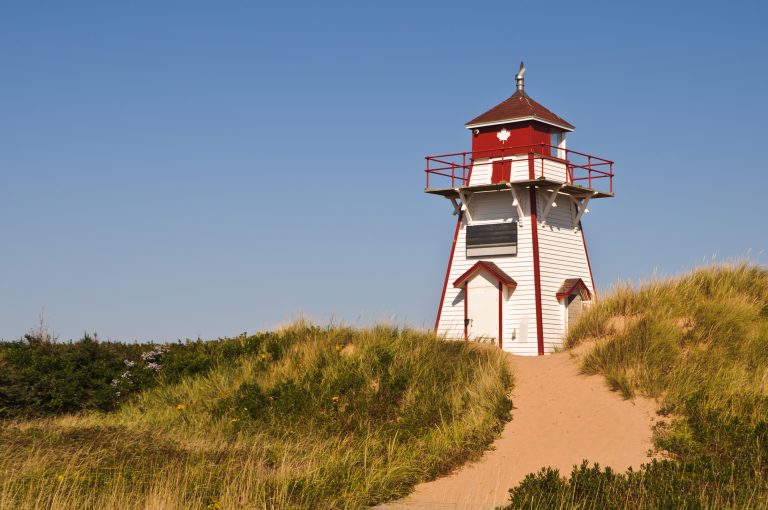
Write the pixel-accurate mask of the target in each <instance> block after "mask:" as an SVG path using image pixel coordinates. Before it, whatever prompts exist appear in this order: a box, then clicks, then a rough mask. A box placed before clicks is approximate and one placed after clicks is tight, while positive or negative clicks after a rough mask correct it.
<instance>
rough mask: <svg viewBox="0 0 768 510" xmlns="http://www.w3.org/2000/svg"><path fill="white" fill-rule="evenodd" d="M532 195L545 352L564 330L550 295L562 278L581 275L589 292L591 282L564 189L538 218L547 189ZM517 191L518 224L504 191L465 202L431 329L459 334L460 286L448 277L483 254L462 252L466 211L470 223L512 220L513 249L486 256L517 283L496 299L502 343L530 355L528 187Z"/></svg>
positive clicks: (533, 339)
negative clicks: (508, 253)
mask: <svg viewBox="0 0 768 510" xmlns="http://www.w3.org/2000/svg"><path fill="white" fill-rule="evenodd" d="M537 196H538V202H537V211H538V212H539V220H540V221H539V224H538V226H537V229H538V230H537V231H538V238H539V262H540V270H541V271H540V275H541V291H542V292H541V298H542V322H543V326H544V328H543V330H544V351H545V352H547V353H549V352H552V351H553V350H554V349H555V348H556V347H558V346H560V345H562V341H563V337H564V334H565V323H564V320H563V305H562V304H561V303H560V302H559V301H558V299H557V296H556V293H557V291H558V289H559V288H560V286H561V285H562V283H563V280H565V279H567V278H581V279H582V280H584V283H585V284H586V285H587V287H588V288H589V289H590V291H591V292H592V293H593V295H594V285H593V282H592V279H591V276H590V273H589V263H588V261H587V254H586V250H585V247H584V241H583V238H582V233H581V230H580V229H579V228H578V226H576V227H574V223H573V221H574V219H575V216H576V211H575V206H574V204H573V202H572V201H571V200H570V199H569V197H568V196H566V195H558V197H557V199H556V201H555V206H554V207H551V208H550V211H549V214H548V216H547V218H546V220H544V219H543V218H542V217H543V212H544V209H545V207H546V203H547V199H548V198H549V194H548V193H547V192H544V191H542V190H539V191H538V192H537ZM518 197H519V198H520V202H521V204H520V205H521V207H522V210H523V211H524V214H525V217H524V218H523V224H522V225H520V224H519V219H520V218H518V214H517V208H516V207H514V206H513V205H512V193H511V192H510V191H507V190H500V191H490V192H483V193H475V194H473V196H472V198H471V199H470V201H469V204H468V209H469V216H467V215H466V214H464V215H463V218H462V221H461V226H460V228H459V233H458V236H457V239H456V248H455V250H454V255H453V260H452V262H451V269H450V274H449V276H448V286H447V288H446V292H445V299H444V300H443V302H442V303H441V305H440V309H441V312H440V321H439V324H438V327H437V332H438V334H440V335H444V336H445V337H447V338H451V339H463V338H464V291H463V290H460V289H456V288H454V287H453V282H454V281H456V279H457V278H459V276H461V275H462V274H464V273H465V272H466V271H467V270H469V269H470V268H471V267H472V266H473V265H474V264H475V263H476V262H477V261H478V260H483V258H482V257H472V258H469V259H468V258H467V257H466V226H467V222H468V219H469V217H471V218H472V223H473V224H483V223H489V222H499V221H518V238H517V245H518V250H517V255H516V256H494V257H489V258H488V260H491V261H493V262H494V263H495V264H496V265H498V266H499V268H501V270H502V271H504V272H505V273H507V274H508V275H509V276H511V277H512V278H513V279H514V280H515V281H516V282H517V287H516V288H515V289H514V290H512V291H510V292H509V293H508V294H505V297H506V299H505V301H504V303H503V305H502V308H503V309H502V313H503V321H502V322H503V338H502V345H503V348H504V350H505V351H508V352H511V353H514V354H523V355H535V354H537V353H538V347H537V336H536V328H537V325H536V294H535V286H534V272H533V241H532V234H531V228H532V226H531V222H530V207H529V200H528V198H529V191H528V189H526V188H518ZM471 302H472V296H471V291H470V303H471Z"/></svg>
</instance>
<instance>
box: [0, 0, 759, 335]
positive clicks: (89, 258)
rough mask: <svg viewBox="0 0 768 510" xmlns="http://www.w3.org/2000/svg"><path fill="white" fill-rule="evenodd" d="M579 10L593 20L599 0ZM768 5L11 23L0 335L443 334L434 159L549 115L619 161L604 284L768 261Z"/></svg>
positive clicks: (375, 10) (114, 7) (342, 5)
mask: <svg viewBox="0 0 768 510" xmlns="http://www.w3.org/2000/svg"><path fill="white" fill-rule="evenodd" d="M577 4H578V5H577ZM766 15H768V6H767V5H766V4H765V3H764V2H707V1H697V2H669V1H665V2H656V1H644V2H616V1H612V2H590V3H586V4H585V3H577V2H557V1H550V2H546V3H543V2H520V1H517V2H510V1H506V2H493V1H489V2H482V3H480V2H476V3H473V2H466V1H463V2H451V1H445V0H444V1H439V2H415V1H410V2H399V1H388V2H361V1H357V2H331V1H329V2H306V3H297V2H196V1H185V2H170V1H169V2H150V1H135V2H105V1H98V2H97V1H93V2H80V1H77V0H75V1H72V2H37V1H24V2H12V1H3V2H0V66H1V67H0V72H1V74H0V76H1V77H0V193H2V199H1V200H0V239H1V240H2V248H1V249H0V338H2V339H5V340H13V339H17V338H19V337H21V336H22V335H23V334H24V333H27V332H28V331H30V330H31V329H32V328H34V327H36V324H37V323H38V320H39V316H40V314H41V311H43V310H44V316H45V320H46V322H47V324H48V327H49V328H50V329H51V330H52V331H53V332H54V333H55V334H56V335H58V337H59V339H60V340H68V339H77V338H79V337H80V336H82V335H83V333H84V332H89V333H94V332H95V333H97V334H98V335H99V337H100V338H102V339H112V340H123V341H174V340H177V339H186V338H198V337H200V338H216V337H221V336H227V335H233V334H238V333H240V332H243V331H248V332H253V331H258V330H264V329H270V328H274V327H276V326H278V325H280V324H283V323H285V322H288V321H290V320H292V319H294V318H296V317H298V316H300V315H304V316H306V317H308V318H309V319H311V320H314V321H317V322H319V323H323V324H324V323H328V322H329V321H332V322H334V323H345V324H350V325H355V326H356V325H368V324H371V323H374V322H378V321H386V322H391V323H396V324H402V325H411V326H415V327H419V328H421V327H427V328H428V327H431V326H432V325H433V324H434V318H435V313H436V309H437V304H438V300H439V295H440V291H441V286H442V282H443V278H444V275H445V268H446V264H447V259H448V254H449V251H450V245H451V241H452V237H453V229H454V226H455V223H454V222H455V217H453V216H452V215H451V212H452V207H451V206H450V203H449V202H448V201H447V200H445V199H443V198H440V197H436V196H432V195H427V194H425V193H424V192H423V189H424V159H423V158H424V156H426V155H432V154H442V153H449V152H460V151H465V150H469V148H470V134H469V132H468V131H467V130H466V129H465V128H464V127H463V126H464V123H465V122H467V121H468V120H470V119H471V118H473V117H475V116H476V115H478V114H480V113H482V112H484V111H485V110H487V109H488V108H490V107H492V106H494V105H495V104H497V103H499V102H501V101H502V100H504V99H506V98H507V97H509V96H510V95H511V94H512V93H513V92H514V86H515V85H514V75H515V72H516V71H517V67H518V65H519V62H520V61H521V60H524V61H525V63H526V68H527V72H526V82H525V83H526V92H528V94H529V95H530V96H531V97H533V98H534V99H536V100H537V101H539V102H540V103H542V104H544V105H545V106H547V107H548V108H550V109H551V110H553V111H554V112H556V113H557V114H559V115H560V116H562V117H564V118H565V119H567V120H568V121H570V122H571V123H572V124H574V125H575V126H576V131H575V132H574V133H572V134H571V135H570V136H569V139H568V146H569V148H571V149H576V150H579V151H582V152H588V153H591V154H595V155H598V156H602V157H605V158H608V159H612V160H614V161H615V162H616V165H615V173H616V178H615V181H614V186H615V191H616V197H615V198H613V199H607V200H595V201H593V202H591V203H590V207H589V209H590V212H589V213H588V214H586V215H585V217H584V220H583V224H584V229H585V233H586V238H587V242H588V246H589V254H590V259H591V263H592V268H593V271H594V276H595V280H596V283H597V286H598V288H599V289H601V290H605V289H609V288H610V287H611V286H612V285H614V284H616V283H617V282H619V281H627V280H632V281H638V280H642V279H647V278H649V277H651V276H652V275H654V274H657V275H673V274H676V273H679V272H681V271H685V270H687V269H689V268H691V267H693V266H695V265H698V264H703V263H708V262H710V261H711V260H712V259H713V258H714V259H715V260H728V259H733V258H738V257H749V258H750V259H751V260H752V261H754V262H756V263H760V264H766V263H767V262H768V256H767V255H766V253H765V250H766V248H768V227H766V221H768V201H767V200H766V197H765V190H768V165H767V164H766V159H765V151H766V148H767V147H768V145H767V144H766V136H767V135H768V127H766V122H765V119H766V118H768V66H767V65H766V57H765V55H766V53H768V32H766V30H765V26H764V20H765V18H766Z"/></svg>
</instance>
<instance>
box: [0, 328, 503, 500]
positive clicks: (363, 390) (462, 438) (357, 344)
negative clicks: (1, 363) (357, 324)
mask: <svg viewBox="0 0 768 510" xmlns="http://www.w3.org/2000/svg"><path fill="white" fill-rule="evenodd" d="M238 344H239V345H240V347H238ZM200 348H201V347H200V346H199V345H198V346H197V347H194V346H193V347H190V349H193V350H194V349H198V350H199V349H200ZM176 349H182V347H176ZM205 349H207V350H208V351H211V352H212V353H213V352H215V353H218V354H211V356H209V357H208V358H209V359H213V360H215V362H213V363H208V364H207V366H206V367H205V368H204V369H203V368H199V367H198V368H197V369H195V370H193V371H192V373H189V374H184V371H183V370H181V371H180V370H179V363H180V362H177V363H176V368H175V369H174V371H173V373H174V374H177V376H173V377H170V378H164V376H163V374H162V371H161V373H160V374H159V375H158V379H157V381H156V383H155V384H153V385H152V387H150V388H149V389H146V390H144V391H143V392H140V393H138V394H136V395H135V396H134V397H133V398H131V399H130V400H129V401H127V402H125V403H123V404H122V406H121V407H119V409H117V410H116V411H115V412H111V413H104V412H98V411H91V412H89V413H81V414H74V415H72V414H70V415H63V416H55V417H38V418H25V419H20V418H16V419H14V420H6V421H4V422H0V508H41V509H42V508H46V509H48V508H56V509H68V508H73V509H74V508H78V509H88V508H93V509H96V508H121V509H139V508H153V509H154V508H162V509H182V508H183V509H195V508H233V509H234V508H238V509H239V508H255V509H262V508H263V509H267V508H269V509H273V508H296V509H299V508H301V509H306V508H318V509H322V508H328V509H330V508H342V509H343V508H364V507H366V506H367V505H371V504H375V503H378V502H382V501H385V500H389V499H393V498H395V497H399V496H403V495H405V494H407V493H408V492H409V491H410V490H411V489H412V488H413V486H414V485H415V484H416V483H418V482H419V481H423V480H427V479H431V478H434V477H436V476H438V475H439V474H443V473H446V472H448V471H450V470H451V469H452V468H453V467H455V466H457V465H458V464H460V463H462V462H464V461H466V460H467V459H469V458H473V457H476V456H478V455H479V454H480V453H481V452H482V451H483V450H484V449H485V448H486V447H487V446H488V445H489V444H490V442H491V441H492V440H493V438H494V436H495V435H496V434H497V433H498V432H499V431H500V430H501V427H502V426H503V423H504V422H505V421H506V420H507V419H508V418H509V411H510V408H511V403H510V401H509V399H508V396H507V395H508V391H509V387H510V385H511V375H510V373H509V368H508V361H507V360H506V358H505V357H504V356H503V355H502V354H501V353H500V352H499V351H498V350H497V349H494V348H492V347H487V346H482V345H475V344H468V343H464V342H446V341H440V340H438V339H437V338H435V336H434V335H431V334H426V333H420V332H415V331H411V330H407V329H405V330H404V329H397V328H390V327H377V328H373V329H368V330H356V329H349V328H340V327H337V328H328V329H321V328H317V327H313V326H308V325H305V324H296V325H293V326H290V327H287V328H285V329H283V330H281V331H279V332H275V333H267V334H261V335H255V336H252V337H246V336H242V337H239V338H235V339H226V340H222V341H220V342H209V343H208V344H206V347H205ZM221 350H226V351H227V352H229V353H233V352H234V353H237V355H235V356H232V355H228V356H220V355H219V354H220V352H219V351H221ZM195 352H197V351H195ZM192 358H193V359H198V356H197V355H195V356H193V357H192ZM176 359H177V360H179V359H184V356H181V354H178V353H177V357H176ZM164 369H165V367H164ZM180 373H181V374H182V375H178V374H180Z"/></svg>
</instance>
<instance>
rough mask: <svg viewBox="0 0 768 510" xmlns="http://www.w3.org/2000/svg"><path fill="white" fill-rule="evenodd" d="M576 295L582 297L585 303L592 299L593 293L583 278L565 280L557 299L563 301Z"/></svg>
mask: <svg viewBox="0 0 768 510" xmlns="http://www.w3.org/2000/svg"><path fill="white" fill-rule="evenodd" d="M575 294H578V295H580V296H581V299H583V300H584V301H589V300H590V299H592V293H591V292H590V291H589V287H587V284H586V283H584V280H582V279H581V278H568V279H567V280H565V281H564V282H563V284H562V285H561V286H560V289H558V291H557V294H556V295H557V299H563V298H567V297H568V296H573V295H575Z"/></svg>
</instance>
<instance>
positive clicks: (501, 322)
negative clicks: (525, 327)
mask: <svg viewBox="0 0 768 510" xmlns="http://www.w3.org/2000/svg"><path fill="white" fill-rule="evenodd" d="M503 302H504V285H502V283H501V281H499V349H503V348H504V347H503V343H502V338H504V329H503V328H504V319H503V317H502V311H503V310H504V306H503Z"/></svg>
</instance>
